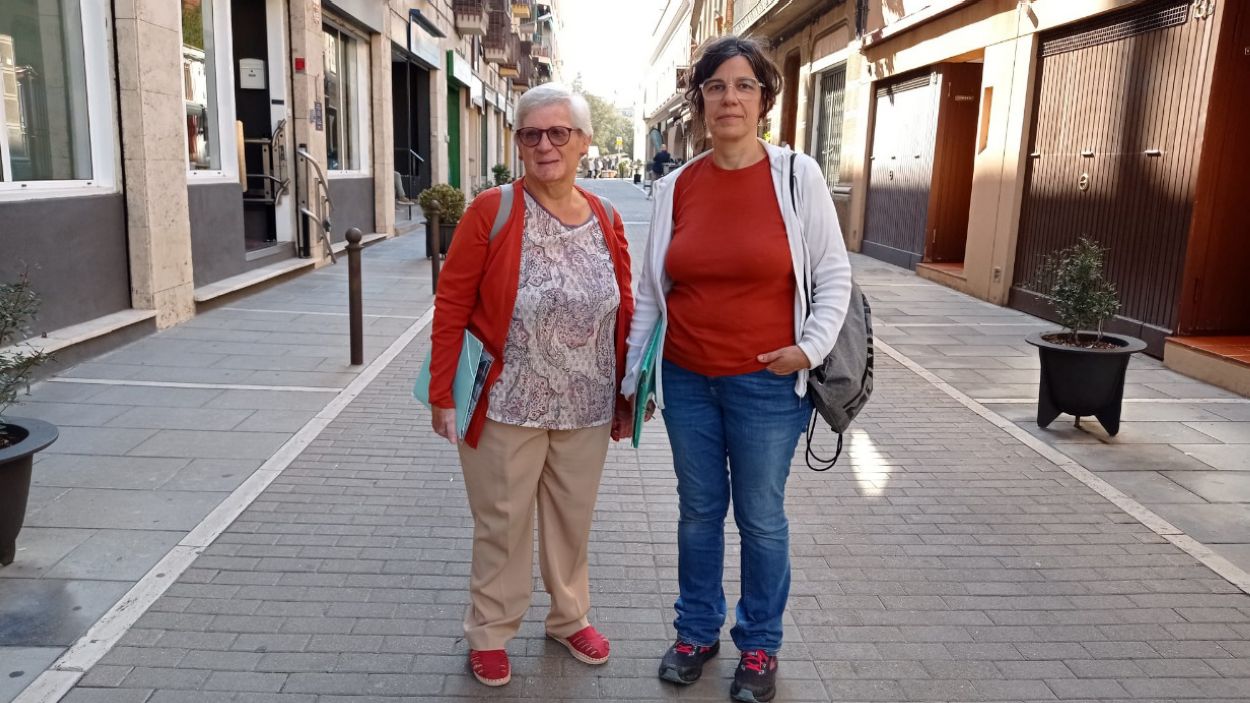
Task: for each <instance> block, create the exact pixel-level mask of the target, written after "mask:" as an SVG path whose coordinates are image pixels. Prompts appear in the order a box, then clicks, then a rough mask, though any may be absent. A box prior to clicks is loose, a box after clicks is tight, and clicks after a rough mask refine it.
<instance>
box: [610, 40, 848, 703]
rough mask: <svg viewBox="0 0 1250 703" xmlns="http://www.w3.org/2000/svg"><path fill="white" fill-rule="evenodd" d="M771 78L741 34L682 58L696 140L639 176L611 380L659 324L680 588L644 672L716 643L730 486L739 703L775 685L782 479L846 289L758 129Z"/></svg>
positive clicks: (830, 245)
mask: <svg viewBox="0 0 1250 703" xmlns="http://www.w3.org/2000/svg"><path fill="white" fill-rule="evenodd" d="M780 89H781V75H780V73H779V72H778V71H777V67H776V66H775V65H773V63H772V61H770V60H769V59H768V57H767V54H766V53H765V51H764V49H763V47H762V46H761V45H760V44H758V43H757V42H755V41H753V40H747V39H742V38H739V37H736V36H729V37H724V38H721V39H717V40H715V41H713V42H712V43H711V44H710V45H708V47H707V48H706V50H705V51H704V52H703V53H702V55H701V57H700V58H699V60H698V61H697V62H696V63H695V66H694V71H693V77H692V81H691V88H690V89H689V90H688V91H687V92H686V99H687V100H688V101H689V102H690V103H692V108H693V110H694V112H696V113H697V114H698V115H700V116H701V117H702V118H703V124H706V125H708V129H709V131H710V133H711V143H712V148H711V151H710V152H705V153H704V154H702V155H701V156H699V157H698V158H695V159H692V160H691V161H690V162H689V163H687V164H686V165H685V166H684V167H683V168H682V169H681V170H679V171H677V172H675V174H674V175H673V176H671V177H669V178H666V179H664V180H661V181H659V182H658V183H657V185H656V186H655V187H656V197H655V206H654V207H655V211H654V213H653V215H652V218H651V221H652V222H655V223H659V226H657V227H656V228H655V229H654V230H653V231H652V232H651V235H650V236H651V241H650V242H649V244H648V246H647V252H648V255H647V258H646V260H645V261H644V262H643V273H642V280H640V281H639V284H640V285H639V286H638V309H637V313H636V314H635V316H634V321H633V326H632V328H631V330H630V335H629V357H628V369H629V371H628V373H627V375H626V377H625V381H624V386H623V392H624V393H625V395H627V396H632V395H634V393H635V389H636V387H637V379H638V371H639V366H640V357H641V356H642V351H643V346H644V345H645V344H646V343H647V340H648V339H649V338H650V336H651V334H652V331H653V330H654V329H655V327H656V325H665V327H663V328H662V329H663V342H662V344H661V346H660V353H659V355H658V356H659V358H660V361H658V362H657V368H656V386H657V392H656V405H657V406H659V407H660V408H661V409H662V410H663V413H664V425H665V428H666V429H667V431H668V437H669V441H670V443H671V445H672V447H673V467H674V470H675V472H676V475H677V497H678V506H679V513H678V522H677V581H678V591H679V596H678V598H677V602H676V603H675V607H676V611H677V618H676V620H675V621H674V623H673V625H674V627H675V629H676V630H677V640H676V642H674V643H673V645H672V646H670V647H669V648H668V651H667V652H665V654H664V656H663V659H662V660H661V662H660V669H659V675H660V678H661V679H664V680H666V681H671V682H674V683H678V684H690V683H693V682H694V681H695V680H697V679H698V678H699V676H700V675H701V674H702V671H703V665H704V663H705V662H707V660H708V659H710V658H711V657H712V656H714V655H715V654H716V653H717V651H718V649H719V646H720V636H721V628H722V627H723V626H724V624H725V617H726V610H727V608H726V603H725V590H724V586H723V584H722V581H723V578H724V572H723V567H724V561H725V517H726V515H727V514H728V510H729V505H730V502H731V497H732V503H733V508H734V522H735V523H736V524H737V526H738V533H739V534H740V535H741V538H742V554H741V563H742V568H741V574H740V579H741V581H740V583H741V594H742V595H741V597H740V598H739V600H738V604H737V609H736V621H737V622H736V623H735V624H734V626H733V629H732V630H730V635H731V636H732V637H733V641H734V644H735V645H736V646H737V648H738V650H739V652H740V654H739V659H738V667H737V669H736V671H735V672H734V681H733V684H732V687H731V688H730V694H731V696H732V697H733V698H734V699H735V700H739V701H768V700H771V699H772V698H773V696H774V695H775V694H776V675H777V667H778V664H777V652H778V651H779V650H780V649H781V640H782V626H781V618H782V613H783V612H784V611H785V608H786V602H787V600H788V599H789V594H790V551H789V550H790V533H789V524H788V522H787V520H786V512H785V495H786V479H787V478H788V477H789V474H790V462H791V460H792V459H793V456H794V449H795V445H796V443H797V442H798V438H799V435H800V434H802V432H803V430H804V429H806V427H807V423H808V419H809V417H810V416H811V412H812V405H811V401H810V400H809V399H808V398H807V397H806V392H807V373H808V369H811V368H813V367H815V366H816V365H818V364H820V363H821V362H822V361H823V360H824V358H825V355H826V354H828V353H829V351H830V350H831V349H832V348H833V344H834V341H835V340H836V339H837V337H838V332H839V330H840V329H841V327H842V322H843V320H844V319H845V317H846V312H847V307H848V304H849V302H850V292H851V264H850V260H849V258H848V256H847V253H846V247H845V245H844V244H843V241H842V234H841V231H840V230H839V227H838V219H837V214H836V213H835V211H834V208H833V201H832V199H831V198H830V195H829V189H828V187H827V186H826V184H825V181H824V177H823V176H822V175H821V171H820V167H819V166H818V165H817V164H816V162H815V161H814V160H812V159H811V158H809V157H807V156H803V155H798V156H794V152H792V151H789V150H783V149H780V148H778V147H775V146H772V145H770V144H766V143H764V142H763V141H761V140H759V139H757V138H756V128H757V125H758V124H759V121H760V117H761V116H762V115H765V114H767V113H768V111H769V110H770V109H771V108H772V106H773V103H774V101H775V100H776V96H777V94H778V93H779V91H780ZM792 171H793V174H794V182H795V183H797V187H798V188H797V194H796V193H795V192H794V191H793V189H792V181H791V173H792ZM774 194H776V195H774ZM808 280H810V281H813V282H814V286H815V289H814V292H813V295H812V297H811V300H810V301H809V300H808V296H807V293H806V290H805V287H806V286H805V284H803V283H802V282H803V281H808ZM635 400H637V399H635Z"/></svg>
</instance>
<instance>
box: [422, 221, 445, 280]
mask: <svg viewBox="0 0 1250 703" xmlns="http://www.w3.org/2000/svg"><path fill="white" fill-rule="evenodd" d="M425 226H426V230H425V232H426V236H425V241H426V242H427V245H426V248H427V249H428V250H429V252H430V256H431V257H433V263H432V268H431V269H430V277H431V279H432V280H433V285H432V286H431V292H432V293H438V270H439V268H440V267H441V266H442V261H443V230H442V228H441V227H439V225H438V215H431V216H430V219H428V220H426V223H425Z"/></svg>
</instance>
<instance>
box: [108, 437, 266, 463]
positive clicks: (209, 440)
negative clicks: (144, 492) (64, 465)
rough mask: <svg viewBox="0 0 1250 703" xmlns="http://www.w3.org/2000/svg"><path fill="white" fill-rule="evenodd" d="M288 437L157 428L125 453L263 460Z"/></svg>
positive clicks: (192, 457) (133, 454)
mask: <svg viewBox="0 0 1250 703" xmlns="http://www.w3.org/2000/svg"><path fill="white" fill-rule="evenodd" d="M288 439H290V436H289V435H287V434H285V433H281V432H210V431H193V430H160V431H157V432H156V433H154V434H153V435H152V436H151V438H150V439H147V441H145V442H143V443H142V444H139V445H138V446H136V447H134V448H133V449H131V450H130V451H129V452H128V453H129V454H130V455H132V456H164V457H186V458H191V459H257V460H261V461H264V460H265V459H268V458H269V457H270V456H272V455H273V453H274V452H276V451H277V450H278V447H281V446H282V445H283V444H284V443H285V442H286V441H287V440H288Z"/></svg>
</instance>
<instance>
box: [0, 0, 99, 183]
mask: <svg viewBox="0 0 1250 703" xmlns="http://www.w3.org/2000/svg"><path fill="white" fill-rule="evenodd" d="M84 6H85V8H86V10H87V11H88V12H92V11H98V9H99V8H98V7H97V6H96V3H93V2H80V1H79V0H62V1H61V2H55V1H52V2H49V0H3V2H0V130H3V131H2V132H0V182H18V181H20V182H30V181H89V180H91V179H92V178H93V175H94V172H95V169H94V168H93V164H92V161H93V153H92V136H91V119H90V118H91V110H90V106H89V104H88V85H87V75H88V69H87V61H86V59H85V57H84V41H83V27H84V26H93V27H94V26H95V25H94V24H92V25H84V23H83V12H84ZM103 31H104V30H103V28H102V27H101V28H100V36H98V37H92V39H94V40H95V41H96V42H97V43H98V42H103V41H107V39H106V37H104V34H103ZM104 75H105V80H106V81H107V72H105V74H104ZM96 93H97V94H98V95H102V94H103V91H100V90H98V86H97V91H96ZM105 100H107V96H106V97H105ZM104 127H105V128H109V129H111V119H108V118H107V117H106V121H105V125H104ZM110 146H111V141H110Z"/></svg>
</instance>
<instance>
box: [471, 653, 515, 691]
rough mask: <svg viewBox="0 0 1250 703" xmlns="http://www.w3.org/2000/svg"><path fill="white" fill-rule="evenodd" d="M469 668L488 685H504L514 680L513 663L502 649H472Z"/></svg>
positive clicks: (478, 678) (479, 679)
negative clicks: (510, 662)
mask: <svg viewBox="0 0 1250 703" xmlns="http://www.w3.org/2000/svg"><path fill="white" fill-rule="evenodd" d="M469 668H470V669H472V670H473V676H474V677H475V678H476V679H477V680H478V681H481V682H482V683H484V684H486V685H487V686H502V685H504V684H506V683H508V682H509V681H511V680H512V665H511V664H509V663H508V653H507V652H506V651H504V650H502V649H486V650H480V649H470V650H469Z"/></svg>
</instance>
